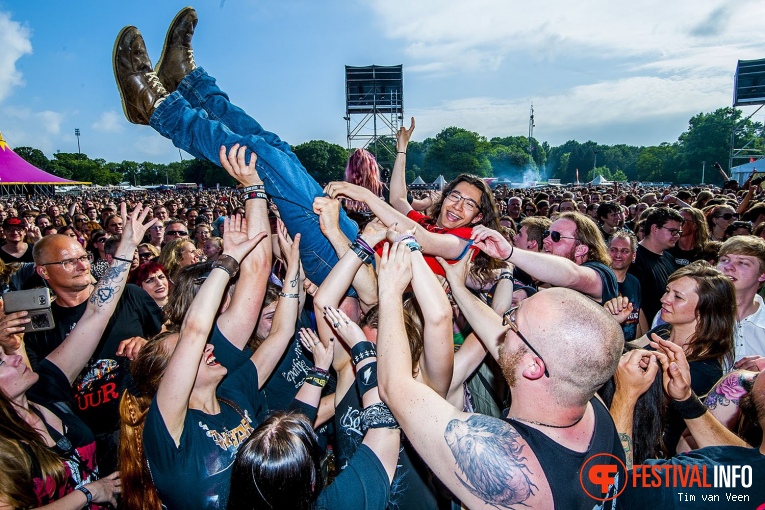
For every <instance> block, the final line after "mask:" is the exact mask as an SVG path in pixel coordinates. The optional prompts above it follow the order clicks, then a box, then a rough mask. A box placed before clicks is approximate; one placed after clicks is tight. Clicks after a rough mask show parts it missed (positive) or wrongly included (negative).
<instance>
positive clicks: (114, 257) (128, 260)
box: [112, 255, 133, 264]
mask: <svg viewBox="0 0 765 510" xmlns="http://www.w3.org/2000/svg"><path fill="white" fill-rule="evenodd" d="M112 258H113V259H114V260H120V261H122V262H127V263H128V264H132V263H133V259H123V258H122V257H117V256H114V255H113V256H112Z"/></svg>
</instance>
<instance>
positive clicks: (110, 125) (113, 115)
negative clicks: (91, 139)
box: [91, 110, 125, 133]
mask: <svg viewBox="0 0 765 510" xmlns="http://www.w3.org/2000/svg"><path fill="white" fill-rule="evenodd" d="M124 122H125V121H124V119H123V117H122V114H120V113H119V112H117V111H116V110H109V111H108V112H104V113H102V114H101V116H100V117H99V118H98V120H96V121H95V122H94V123H93V124H92V126H91V127H92V128H93V129H95V130H96V131H101V132H105V133H121V132H122V131H123V130H124Z"/></svg>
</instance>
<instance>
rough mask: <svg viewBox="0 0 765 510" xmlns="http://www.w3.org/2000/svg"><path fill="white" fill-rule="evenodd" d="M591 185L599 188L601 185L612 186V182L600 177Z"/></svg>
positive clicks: (591, 182) (592, 181)
mask: <svg viewBox="0 0 765 510" xmlns="http://www.w3.org/2000/svg"><path fill="white" fill-rule="evenodd" d="M590 184H592V185H593V186H599V185H601V184H611V182H610V181H609V180H608V179H606V178H605V177H603V176H602V175H598V176H597V177H595V178H594V179H593V180H591V181H590Z"/></svg>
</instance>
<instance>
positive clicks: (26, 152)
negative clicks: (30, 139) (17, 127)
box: [13, 147, 50, 172]
mask: <svg viewBox="0 0 765 510" xmlns="http://www.w3.org/2000/svg"><path fill="white" fill-rule="evenodd" d="M13 152H15V153H16V154H17V155H18V156H19V157H21V158H22V159H23V160H24V161H26V162H27V163H29V164H31V165H34V166H36V167H37V168H39V169H40V170H44V171H46V172H47V171H48V170H49V169H50V160H49V159H48V158H47V156H45V154H44V153H43V151H41V150H40V149H33V148H32V147H16V148H15V149H13Z"/></svg>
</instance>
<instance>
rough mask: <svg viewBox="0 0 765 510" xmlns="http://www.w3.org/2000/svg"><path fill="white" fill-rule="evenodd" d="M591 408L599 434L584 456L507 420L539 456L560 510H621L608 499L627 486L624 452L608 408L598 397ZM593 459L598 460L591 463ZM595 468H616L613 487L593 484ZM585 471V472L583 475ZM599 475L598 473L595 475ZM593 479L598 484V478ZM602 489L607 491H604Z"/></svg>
mask: <svg viewBox="0 0 765 510" xmlns="http://www.w3.org/2000/svg"><path fill="white" fill-rule="evenodd" d="M590 404H591V405H592V409H593V410H594V411H595V431H594V432H593V434H592V439H591V440H590V445H589V447H588V448H587V451H585V452H581V453H580V452H575V451H574V450H571V449H569V448H566V447H565V446H562V445H560V444H558V443H556V442H555V441H554V440H552V439H550V438H549V437H547V436H546V435H545V434H543V433H542V432H540V431H539V430H537V429H535V428H533V427H530V426H528V425H526V424H525V423H523V422H521V421H517V420H513V419H512V418H505V421H507V422H508V423H510V424H511V425H512V426H513V427H515V429H516V430H517V431H518V433H519V434H520V435H521V437H523V439H524V440H525V441H526V442H527V443H528V444H529V447H530V448H531V450H532V451H533V452H534V454H535V455H536V456H537V459H538V460H539V464H540V465H541V466H542V471H544V474H545V477H546V478H547V483H548V484H549V485H550V491H551V492H552V496H553V503H554V504H555V508H556V509H557V510H561V509H569V508H571V509H578V508H588V509H589V508H593V509H594V508H598V509H604V510H610V509H613V508H617V504H616V498H613V499H610V500H608V501H605V499H607V498H612V497H613V496H615V495H617V494H618V493H619V490H620V489H621V488H622V487H623V486H624V484H625V474H626V473H625V470H624V462H625V457H624V450H623V449H622V445H621V441H619V435H618V433H617V432H616V427H615V426H614V422H613V420H612V419H611V415H610V414H609V413H608V409H606V406H605V405H603V403H602V402H601V401H600V400H598V399H597V398H596V397H593V398H592V399H591V400H590ZM598 454H610V455H613V456H615V457H616V458H618V459H619V460H620V461H621V464H619V462H617V460H616V459H615V458H614V457H611V456H608V455H598ZM593 455H598V456H597V457H595V458H593V459H590V457H592V456H593ZM585 464H586V465H585ZM594 465H616V466H617V469H616V471H615V473H616V476H615V479H614V480H613V483H608V484H607V486H605V485H599V484H596V483H593V482H592V481H591V479H590V474H591V470H592V467H593V466H594ZM583 467H584V469H585V471H584V472H582V468H583ZM597 471H598V470H597V469H596V470H595V473H597ZM613 472H614V471H613V468H611V470H610V471H608V473H609V474H610V473H613ZM593 476H594V478H595V479H596V480H598V477H597V475H593ZM607 478H610V476H609V477H607ZM600 480H601V482H602V481H603V480H604V479H603V478H602V477H601V478H600ZM585 489H586V491H585ZM602 489H607V490H606V491H602ZM588 493H589V494H588ZM597 498H599V499H597Z"/></svg>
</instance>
